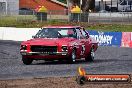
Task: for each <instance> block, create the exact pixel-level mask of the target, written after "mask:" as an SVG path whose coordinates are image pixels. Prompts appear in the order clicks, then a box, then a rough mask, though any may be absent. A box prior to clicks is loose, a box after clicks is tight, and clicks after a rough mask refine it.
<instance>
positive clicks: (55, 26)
mask: <svg viewBox="0 0 132 88" xmlns="http://www.w3.org/2000/svg"><path fill="white" fill-rule="evenodd" d="M78 27H81V26H44V27H42V28H78Z"/></svg>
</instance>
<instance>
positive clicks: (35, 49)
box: [31, 46, 57, 53]
mask: <svg viewBox="0 0 132 88" xmlns="http://www.w3.org/2000/svg"><path fill="white" fill-rule="evenodd" d="M31 51H32V52H46V53H50V52H57V46H31Z"/></svg>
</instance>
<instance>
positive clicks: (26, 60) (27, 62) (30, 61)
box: [22, 56, 33, 65]
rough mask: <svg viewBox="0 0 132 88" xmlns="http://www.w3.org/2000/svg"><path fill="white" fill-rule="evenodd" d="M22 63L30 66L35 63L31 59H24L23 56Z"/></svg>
mask: <svg viewBox="0 0 132 88" xmlns="http://www.w3.org/2000/svg"><path fill="white" fill-rule="evenodd" d="M22 61H23V63H24V64H25V65H30V64H31V63H32V62H33V59H31V58H24V57H23V56H22Z"/></svg>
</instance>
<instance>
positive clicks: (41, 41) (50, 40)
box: [22, 38, 75, 46]
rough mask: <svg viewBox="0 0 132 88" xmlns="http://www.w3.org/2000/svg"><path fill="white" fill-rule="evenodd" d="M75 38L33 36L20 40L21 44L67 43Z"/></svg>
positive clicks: (52, 44)
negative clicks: (29, 38)
mask: <svg viewBox="0 0 132 88" xmlns="http://www.w3.org/2000/svg"><path fill="white" fill-rule="evenodd" d="M74 40H75V38H34V39H31V40H28V41H24V42H22V45H45V46H55V45H67V44H68V43H69V42H71V41H74Z"/></svg>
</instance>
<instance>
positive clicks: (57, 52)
mask: <svg viewBox="0 0 132 88" xmlns="http://www.w3.org/2000/svg"><path fill="white" fill-rule="evenodd" d="M97 48H98V43H97V42H96V41H95V40H94V39H92V38H91V37H90V36H89V34H88V32H87V31H86V30H85V29H84V28H83V27H80V26H48V27H43V28H42V29H41V30H39V31H38V33H37V34H36V35H35V36H33V39H31V40H27V41H24V42H22V43H21V48H20V53H21V55H22V61H23V63H24V64H26V65H29V64H31V63H32V61H33V60H46V61H52V60H59V61H62V60H66V61H68V62H69V63H75V62H76V60H78V59H81V58H85V61H93V60H94V56H95V54H94V53H95V51H96V50H97Z"/></svg>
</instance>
